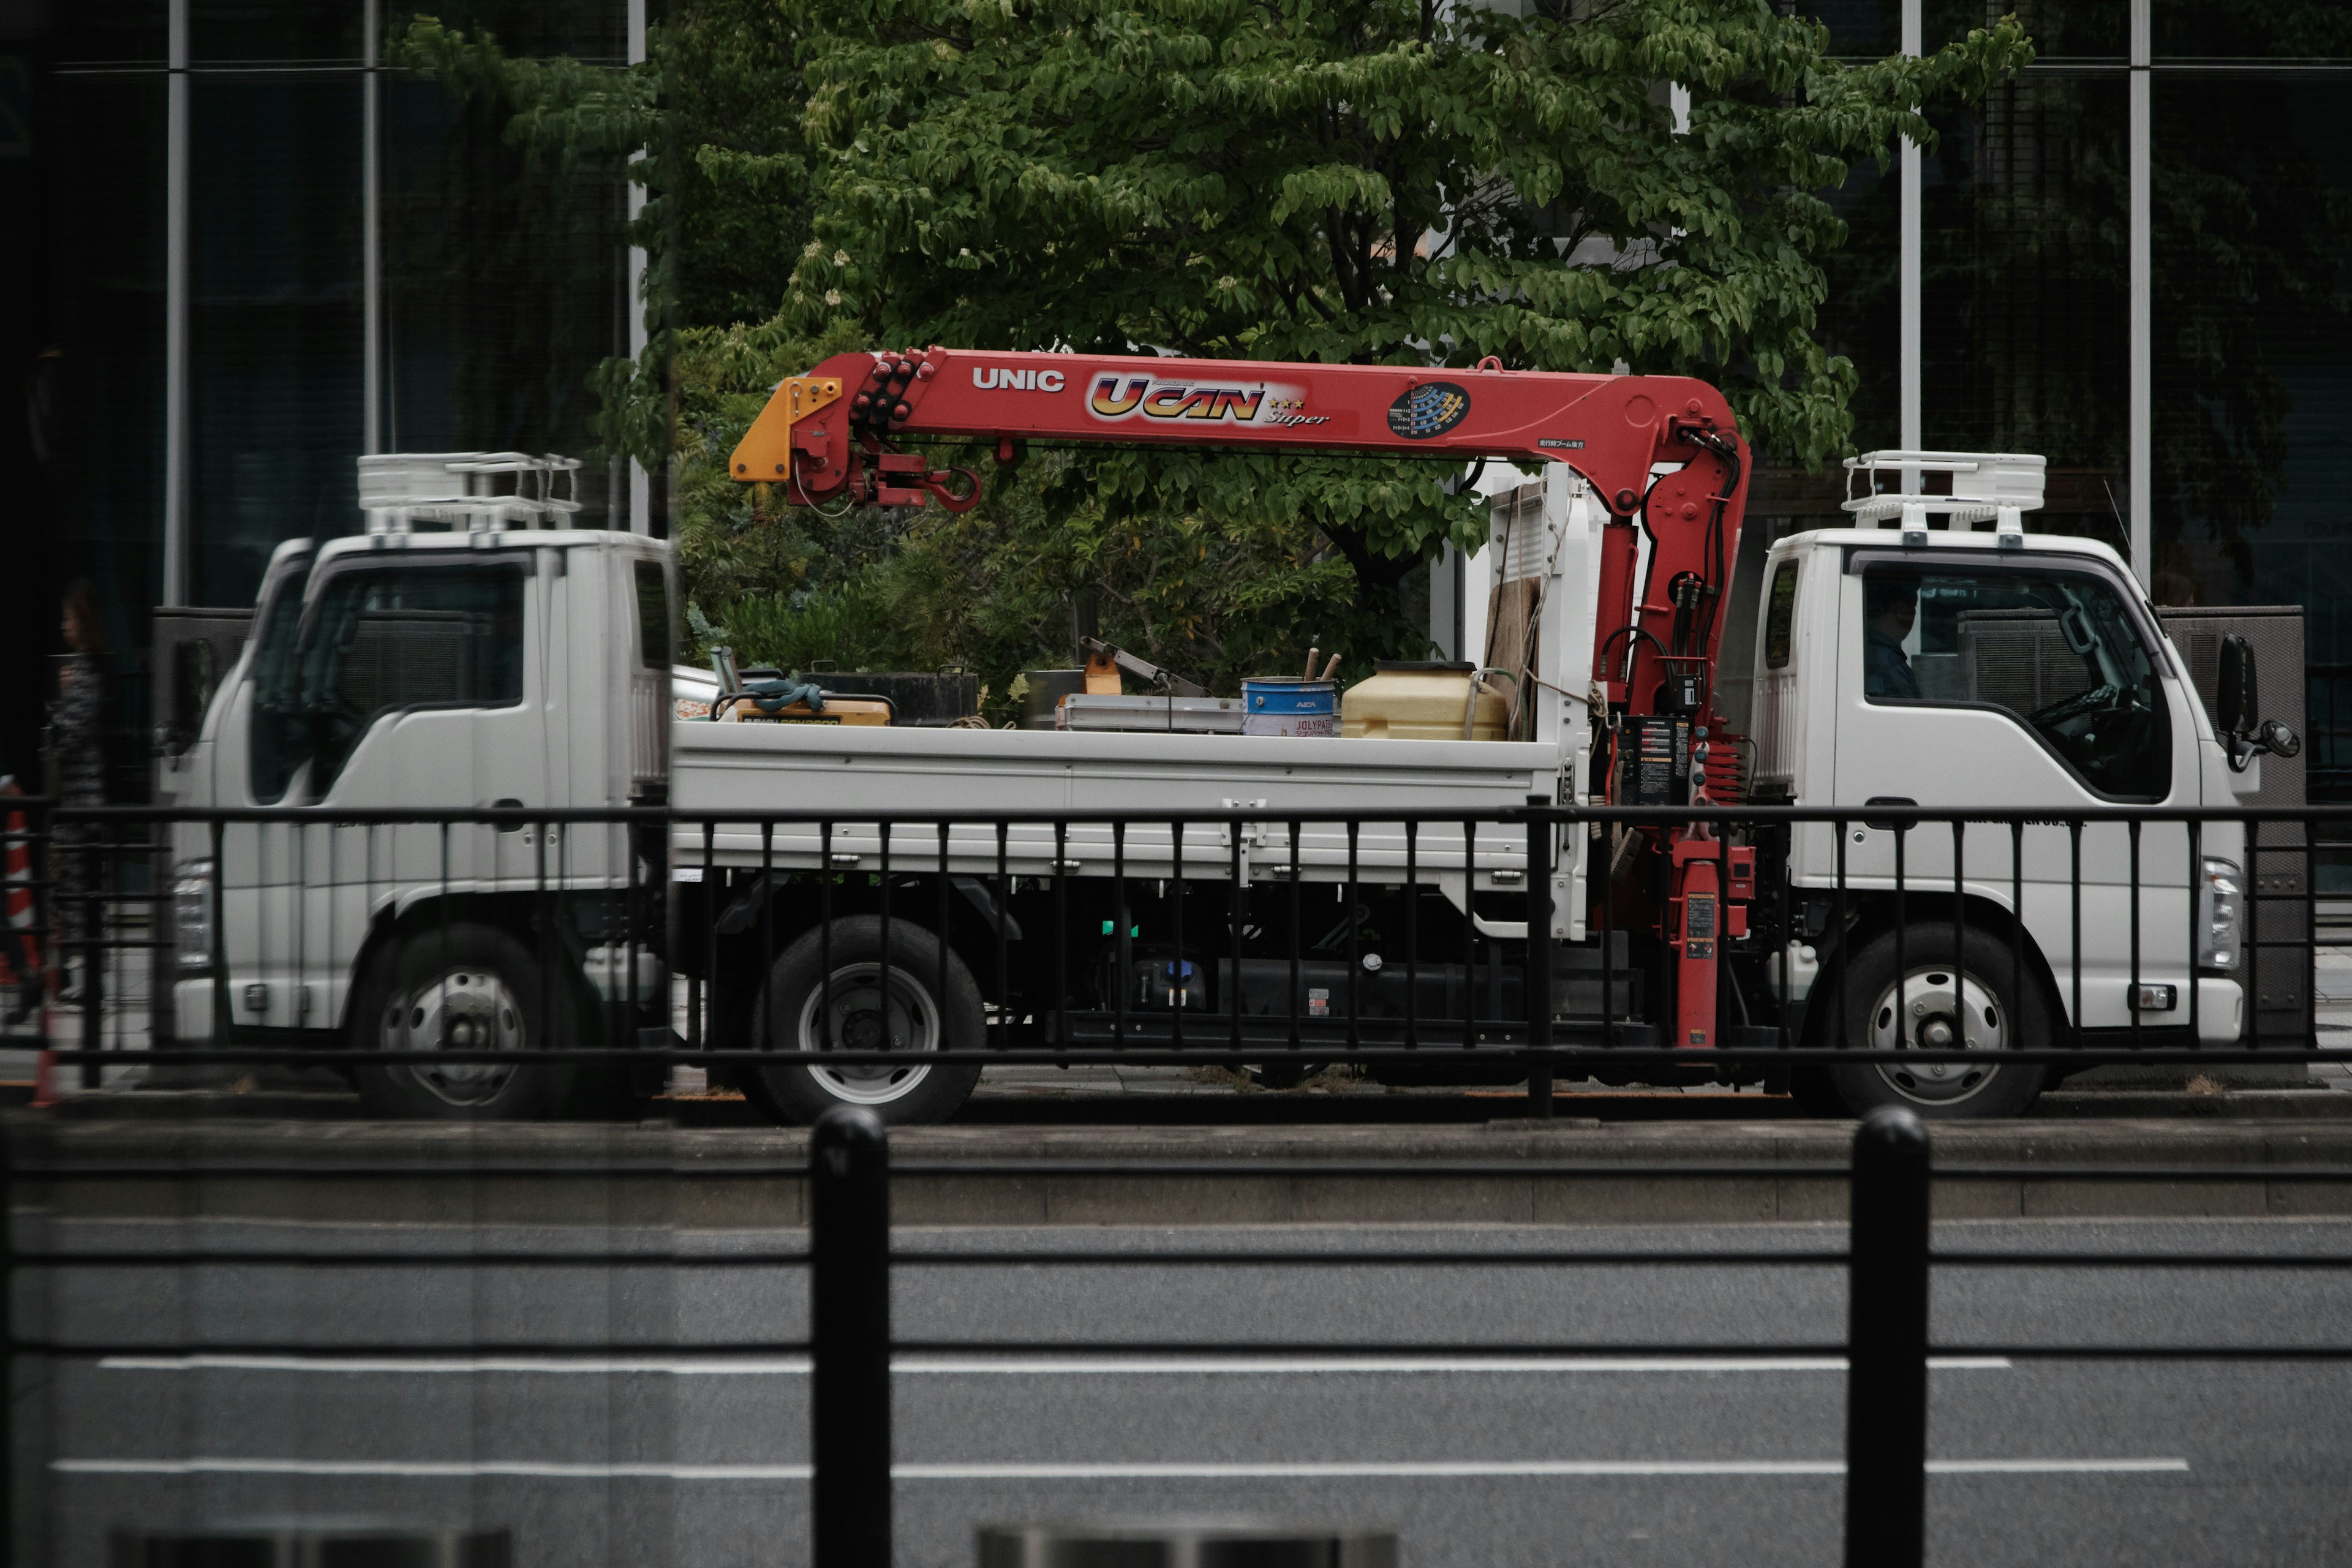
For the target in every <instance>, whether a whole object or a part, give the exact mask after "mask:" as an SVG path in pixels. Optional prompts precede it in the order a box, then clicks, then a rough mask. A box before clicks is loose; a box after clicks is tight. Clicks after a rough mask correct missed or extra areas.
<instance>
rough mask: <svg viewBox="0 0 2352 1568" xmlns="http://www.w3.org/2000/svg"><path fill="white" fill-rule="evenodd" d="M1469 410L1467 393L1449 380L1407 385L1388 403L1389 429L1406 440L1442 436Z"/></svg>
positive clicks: (1459, 421) (1424, 439)
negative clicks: (1394, 399)
mask: <svg viewBox="0 0 2352 1568" xmlns="http://www.w3.org/2000/svg"><path fill="white" fill-rule="evenodd" d="M1469 412H1470V395H1469V394H1468V393H1467V392H1465V391H1464V390H1463V389H1462V388H1461V387H1458V386H1456V385H1454V384H1453V383H1452V382H1450V381H1425V382H1423V383H1422V384H1420V385H1419V386H1413V387H1407V388H1406V389H1405V390H1404V391H1403V392H1402V393H1401V394H1399V395H1398V397H1397V400H1396V401H1395V402H1394V403H1391V404H1390V405H1389V433H1390V434H1391V435H1394V436H1402V437H1404V438H1405V439H1406V440H1408V441H1426V440H1428V439H1430V438H1431V437H1433V436H1443V435H1444V434H1445V433H1446V432H1447V431H1448V430H1451V429H1453V428H1454V426H1456V425H1459V424H1461V423H1462V416H1464V415H1465V414H1467V413H1469Z"/></svg>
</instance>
